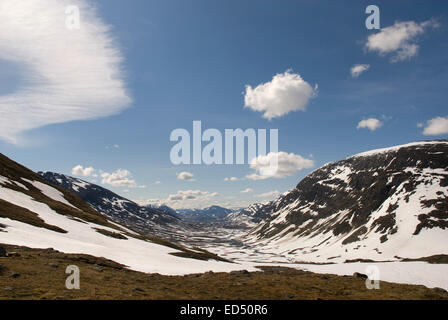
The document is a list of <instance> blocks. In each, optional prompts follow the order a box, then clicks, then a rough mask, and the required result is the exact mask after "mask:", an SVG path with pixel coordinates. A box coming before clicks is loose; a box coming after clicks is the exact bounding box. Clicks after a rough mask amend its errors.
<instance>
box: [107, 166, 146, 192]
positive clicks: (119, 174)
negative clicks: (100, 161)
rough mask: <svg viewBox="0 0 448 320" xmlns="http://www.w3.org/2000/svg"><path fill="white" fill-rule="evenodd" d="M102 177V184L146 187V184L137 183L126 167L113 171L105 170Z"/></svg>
mask: <svg viewBox="0 0 448 320" xmlns="http://www.w3.org/2000/svg"><path fill="white" fill-rule="evenodd" d="M101 178H102V180H101V183H102V184H108V185H111V186H114V187H130V188H145V186H139V185H137V182H136V181H135V180H134V179H132V175H131V173H130V172H129V171H128V170H125V169H118V170H116V171H115V172H112V173H108V172H103V173H102V174H101Z"/></svg>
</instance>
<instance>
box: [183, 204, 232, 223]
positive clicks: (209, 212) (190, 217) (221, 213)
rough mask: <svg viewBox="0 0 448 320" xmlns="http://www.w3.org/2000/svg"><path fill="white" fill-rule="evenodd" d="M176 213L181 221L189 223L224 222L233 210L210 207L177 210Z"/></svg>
mask: <svg viewBox="0 0 448 320" xmlns="http://www.w3.org/2000/svg"><path fill="white" fill-rule="evenodd" d="M176 212H177V215H178V216H179V217H180V218H181V219H184V220H186V221H190V222H218V221H226V219H227V216H228V215H229V214H230V213H232V212H234V210H232V209H227V208H223V207H220V206H210V207H207V208H204V209H178V210H176Z"/></svg>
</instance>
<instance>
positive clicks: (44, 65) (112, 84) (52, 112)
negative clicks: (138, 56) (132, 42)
mask: <svg viewBox="0 0 448 320" xmlns="http://www.w3.org/2000/svg"><path fill="white" fill-rule="evenodd" d="M69 6H77V7H78V8H79V10H80V18H81V19H80V28H79V29H73V30H70V29H69V28H67V27H66V19H67V15H66V13H65V10H66V8H67V7H69ZM0 59H1V60H5V61H8V62H11V63H14V64H16V65H19V66H21V68H22V69H23V70H24V72H22V74H23V77H22V79H21V83H20V85H19V87H18V88H17V90H16V91H14V92H11V93H9V94H5V95H2V96H0V139H3V140H6V141H9V142H11V143H18V142H19V140H20V139H19V137H20V134H21V133H22V132H23V131H26V130H30V129H34V128H38V127H42V126H45V125H48V124H54V123H62V122H68V121H73V120H89V119H96V118H100V117H105V116H109V115H113V114H117V113H119V112H120V111H122V110H123V109H125V108H126V107H128V106H129V105H130V103H131V98H130V97H129V95H128V92H127V89H126V87H125V81H124V74H123V66H122V61H123V58H122V54H121V51H120V48H119V47H118V45H117V44H116V42H115V40H114V38H113V36H112V31H111V27H110V26H108V25H106V24H105V23H104V22H103V21H102V19H101V18H100V17H99V15H98V12H97V10H96V9H95V7H94V6H92V5H91V3H90V2H89V1H87V0H38V1H16V0H2V1H1V3H0Z"/></svg>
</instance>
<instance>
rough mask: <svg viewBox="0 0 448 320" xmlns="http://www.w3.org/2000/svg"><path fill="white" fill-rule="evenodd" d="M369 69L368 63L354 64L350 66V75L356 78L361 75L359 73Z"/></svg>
mask: <svg viewBox="0 0 448 320" xmlns="http://www.w3.org/2000/svg"><path fill="white" fill-rule="evenodd" d="M369 69H370V65H368V64H355V65H354V66H353V67H351V69H350V74H351V75H352V77H353V78H358V77H359V76H360V75H361V73H364V72H366V71H367V70H369Z"/></svg>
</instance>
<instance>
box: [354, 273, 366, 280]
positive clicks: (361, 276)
mask: <svg viewBox="0 0 448 320" xmlns="http://www.w3.org/2000/svg"><path fill="white" fill-rule="evenodd" d="M353 276H354V277H356V278H361V279H367V278H368V277H367V275H365V274H363V273H359V272H355V273H354V274H353Z"/></svg>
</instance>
